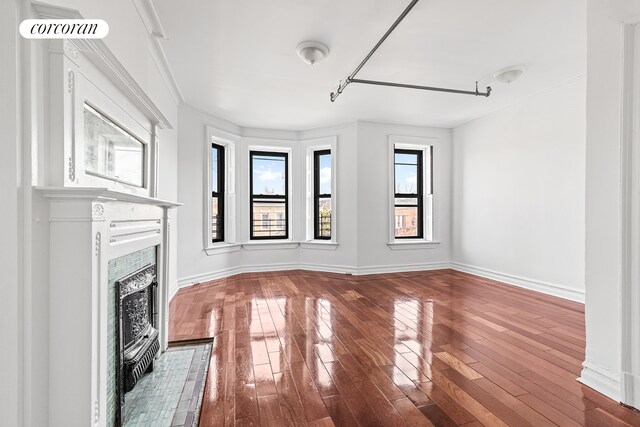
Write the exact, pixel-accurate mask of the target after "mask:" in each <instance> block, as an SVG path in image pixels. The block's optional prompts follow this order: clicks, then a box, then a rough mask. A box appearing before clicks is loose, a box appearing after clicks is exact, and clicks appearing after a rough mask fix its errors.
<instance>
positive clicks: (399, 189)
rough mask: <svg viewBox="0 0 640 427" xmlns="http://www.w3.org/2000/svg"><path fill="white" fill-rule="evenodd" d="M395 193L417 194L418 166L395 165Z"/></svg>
mask: <svg viewBox="0 0 640 427" xmlns="http://www.w3.org/2000/svg"><path fill="white" fill-rule="evenodd" d="M395 167H396V181H395V185H396V190H395V191H396V193H406V194H418V166H416V165H414V166H411V165H396V166H395Z"/></svg>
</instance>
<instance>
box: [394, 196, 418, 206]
mask: <svg viewBox="0 0 640 427" xmlns="http://www.w3.org/2000/svg"><path fill="white" fill-rule="evenodd" d="M395 204H396V205H411V206H418V198H417V197H396V198H395Z"/></svg>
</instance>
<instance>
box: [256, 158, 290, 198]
mask: <svg viewBox="0 0 640 427" xmlns="http://www.w3.org/2000/svg"><path fill="white" fill-rule="evenodd" d="M284 169H285V159H284V158H283V157H270V156H254V157H253V194H277V195H284V190H285V182H284Z"/></svg>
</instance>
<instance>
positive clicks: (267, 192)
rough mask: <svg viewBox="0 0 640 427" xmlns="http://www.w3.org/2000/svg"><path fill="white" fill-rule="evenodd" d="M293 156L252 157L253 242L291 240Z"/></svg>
mask: <svg viewBox="0 0 640 427" xmlns="http://www.w3.org/2000/svg"><path fill="white" fill-rule="evenodd" d="M288 160H289V155H288V153H278V152H266V151H251V152H250V153H249V176H250V178H249V202H250V206H249V238H250V239H251V240H260V239H288V238H289V220H288V209H289V188H288V187H289V185H288V184H289V182H288V179H289V162H288Z"/></svg>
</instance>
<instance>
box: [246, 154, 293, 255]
mask: <svg viewBox="0 0 640 427" xmlns="http://www.w3.org/2000/svg"><path fill="white" fill-rule="evenodd" d="M252 151H269V152H272V153H287V168H288V178H287V198H288V200H287V205H288V206H287V224H288V225H287V226H288V227H289V230H288V234H289V236H288V238H287V239H259V240H251V184H250V183H251V179H252V177H251V166H250V163H251V152H252ZM293 156H294V153H293V147H288V146H282V145H249V146H248V147H247V153H246V159H247V184H246V186H245V188H246V191H245V194H244V197H245V199H246V203H247V207H248V209H247V212H246V215H245V218H244V221H245V224H247V234H246V236H247V237H246V239H247V241H246V242H244V243H243V244H242V247H243V248H245V249H246V250H252V249H254V248H256V249H285V248H284V247H283V245H284V246H286V244H290V245H293V244H295V246H294V247H297V246H298V242H297V241H296V240H295V239H294V236H295V218H294V217H293V212H294V209H293V204H294V202H295V196H294V195H295V189H294V188H293V177H294V172H295V169H294V166H295V162H294V158H293ZM286 249H288V248H286Z"/></svg>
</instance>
